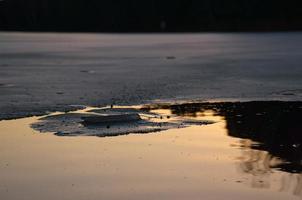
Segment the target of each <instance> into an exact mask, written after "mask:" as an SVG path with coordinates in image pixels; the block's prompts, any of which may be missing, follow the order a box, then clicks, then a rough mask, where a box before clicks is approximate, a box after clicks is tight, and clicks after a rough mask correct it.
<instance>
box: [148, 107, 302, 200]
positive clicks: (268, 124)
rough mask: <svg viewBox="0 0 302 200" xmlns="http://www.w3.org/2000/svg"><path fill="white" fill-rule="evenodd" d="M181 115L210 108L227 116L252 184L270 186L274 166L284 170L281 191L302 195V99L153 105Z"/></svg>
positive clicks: (199, 113) (241, 168)
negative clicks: (297, 100) (291, 189)
mask: <svg viewBox="0 0 302 200" xmlns="http://www.w3.org/2000/svg"><path fill="white" fill-rule="evenodd" d="M143 109H145V110H154V109H155V110H156V109H171V112H172V114H174V115H178V116H190V117H198V116H203V115H204V114H203V113H204V112H208V111H209V110H210V111H211V112H213V113H214V115H218V116H223V117H224V118H225V120H226V124H227V125H226V128H227V131H228V135H229V136H231V137H236V138H241V140H240V141H241V142H240V148H241V149H242V156H241V157H239V158H238V161H239V164H238V168H239V171H240V172H243V173H245V174H249V175H251V177H252V181H251V187H254V188H270V183H271V181H272V180H270V175H271V174H272V173H274V170H279V171H283V172H287V173H284V175H283V177H282V181H281V183H280V185H281V187H280V188H279V190H280V191H288V190H290V188H294V190H293V191H292V192H293V194H295V195H297V196H301V197H302V118H301V113H302V102H280V101H272V102H269V101H265V102H261V101H259V102H241V103H239V102H228V103H187V104H179V105H168V104H166V105H152V106H146V107H144V108H143Z"/></svg>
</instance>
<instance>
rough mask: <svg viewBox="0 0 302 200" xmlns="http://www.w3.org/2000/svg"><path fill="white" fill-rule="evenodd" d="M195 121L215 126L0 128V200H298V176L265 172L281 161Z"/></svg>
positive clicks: (208, 115) (24, 123)
mask: <svg viewBox="0 0 302 200" xmlns="http://www.w3.org/2000/svg"><path fill="white" fill-rule="evenodd" d="M156 112H158V113H161V114H166V115H171V113H170V112H169V111H167V110H164V109H163V110H158V111H156ZM195 117H198V118H200V119H207V120H215V121H217V123H215V124H211V125H206V126H191V127H188V128H185V129H172V130H167V131H163V132H160V133H153V134H141V135H139V134H130V135H126V136H118V137H106V138H98V137H57V136H54V135H52V134H46V133H43V134H41V133H38V132H36V131H34V130H33V129H31V128H30V127H29V125H30V124H31V123H33V122H35V121H36V120H37V117H32V118H25V119H20V120H11V121H1V122H0V141H1V145H0V180H1V182H0V199H5V200H11V199H20V198H21V197H22V199H28V200H33V199H46V200H47V199H83V200H84V199H176V200H177V199H256V198H257V199H296V198H297V199H300V198H301V197H302V196H301V188H302V186H301V179H302V177H301V174H289V173H285V172H279V171H276V170H275V169H272V168H271V166H273V165H274V164H276V163H278V162H281V161H280V160H278V159H276V158H273V157H271V156H270V155H269V154H268V153H267V152H264V151H259V150H251V149H250V148H249V145H251V141H249V140H243V139H237V138H232V137H228V136H227V130H226V128H225V127H226V122H225V120H224V118H222V117H220V116H214V115H213V113H212V112H211V111H205V112H204V113H197V115H196V116H195ZM280 191H281V192H280ZM293 194H294V195H293Z"/></svg>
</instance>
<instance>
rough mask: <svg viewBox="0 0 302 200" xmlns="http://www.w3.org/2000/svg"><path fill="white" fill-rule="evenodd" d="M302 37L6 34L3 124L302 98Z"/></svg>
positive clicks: (0, 73)
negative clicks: (138, 108) (76, 110)
mask: <svg viewBox="0 0 302 200" xmlns="http://www.w3.org/2000/svg"><path fill="white" fill-rule="evenodd" d="M301 63H302V33H300V32H292V33H290V32H289V33H286V32H285V33H205V34H59V33H9V32H7V33H4V32H3V33H0V110H1V113H0V118H9V117H18V116H25V115H27V114H39V113H41V112H44V111H47V110H62V109H65V108H68V105H71V104H72V105H74V104H76V105H78V104H84V105H92V106H95V105H106V104H121V105H132V104H139V103H145V102H148V101H154V100H161V101H171V100H172V101H177V100H184V99H185V100H188V99H189V100H196V99H198V100H210V101H212V100H219V101H220V100H222V101H224V100H301V99H302V67H301Z"/></svg>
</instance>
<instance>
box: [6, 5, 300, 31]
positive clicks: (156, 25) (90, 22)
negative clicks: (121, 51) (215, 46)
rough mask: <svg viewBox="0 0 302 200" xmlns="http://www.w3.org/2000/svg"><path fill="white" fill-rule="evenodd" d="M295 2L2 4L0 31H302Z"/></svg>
mask: <svg viewBox="0 0 302 200" xmlns="http://www.w3.org/2000/svg"><path fill="white" fill-rule="evenodd" d="M299 2H300V1H299V0H161V1H160V0H148V1H142V0H0V29H1V30H20V31H84V32H85V31H101V32H149V31H154V32H157V31H273V30H302V9H301V7H300V3H299Z"/></svg>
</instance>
